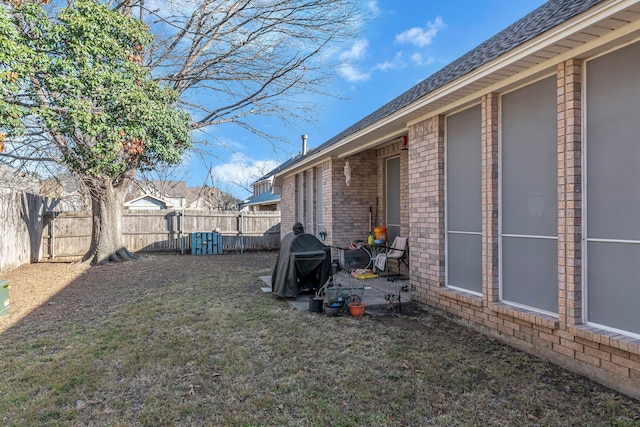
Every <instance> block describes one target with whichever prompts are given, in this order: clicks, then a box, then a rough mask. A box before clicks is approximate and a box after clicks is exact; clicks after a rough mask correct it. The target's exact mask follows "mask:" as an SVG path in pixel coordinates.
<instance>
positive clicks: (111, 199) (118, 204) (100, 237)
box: [82, 171, 138, 265]
mask: <svg viewBox="0 0 640 427" xmlns="http://www.w3.org/2000/svg"><path fill="white" fill-rule="evenodd" d="M133 173H134V172H133V171H132V172H131V173H130V174H127V176H124V177H122V178H121V179H119V180H116V181H114V180H111V179H96V178H94V179H91V180H90V181H87V182H86V184H87V187H88V188H89V192H90V194H91V210H92V213H93V215H92V220H93V225H92V231H91V247H90V248H89V251H88V252H87V253H86V254H85V255H84V257H83V258H82V262H86V263H90V264H91V265H98V264H104V263H106V262H109V261H115V262H122V261H129V260H132V259H135V258H138V256H137V255H135V254H133V253H131V252H129V251H128V250H127V248H126V247H125V245H124V238H123V236H122V220H123V219H122V212H123V209H124V198H125V195H126V193H127V188H128V186H129V183H130V182H131V180H132V176H133Z"/></svg>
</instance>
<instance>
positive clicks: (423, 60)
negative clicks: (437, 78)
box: [411, 52, 435, 66]
mask: <svg viewBox="0 0 640 427" xmlns="http://www.w3.org/2000/svg"><path fill="white" fill-rule="evenodd" d="M411 62H413V63H414V64H415V65H417V66H423V65H431V64H433V63H434V62H435V58H434V57H433V56H424V55H422V54H421V53H418V52H416V53H414V54H413V55H411Z"/></svg>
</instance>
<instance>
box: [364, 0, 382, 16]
mask: <svg viewBox="0 0 640 427" xmlns="http://www.w3.org/2000/svg"><path fill="white" fill-rule="evenodd" d="M367 8H368V9H369V10H370V11H371V13H373V15H374V16H377V15H378V14H379V13H380V6H378V0H369V1H368V2H367Z"/></svg>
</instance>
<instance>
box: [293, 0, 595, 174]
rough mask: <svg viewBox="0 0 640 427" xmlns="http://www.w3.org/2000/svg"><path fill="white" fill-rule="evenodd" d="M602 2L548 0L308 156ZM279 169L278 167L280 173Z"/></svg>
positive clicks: (591, 0)
mask: <svg viewBox="0 0 640 427" xmlns="http://www.w3.org/2000/svg"><path fill="white" fill-rule="evenodd" d="M603 1H604V0H551V1H549V2H547V3H545V4H543V5H542V6H540V7H539V8H537V9H536V10H534V11H533V12H531V13H529V14H528V15H526V16H525V17H524V18H522V19H520V20H518V21H517V22H515V23H514V24H512V25H510V26H509V27H507V28H505V29H504V30H502V31H501V32H499V33H498V34H496V35H495V36H493V37H491V38H490V39H489V40H487V41H485V42H484V43H482V44H480V45H479V46H477V47H476V48H474V49H472V50H471V51H469V52H467V53H466V54H464V55H462V56H461V57H460V58H458V59H456V60H455V61H453V62H452V63H450V64H449V65H447V66H445V67H444V68H442V69H441V70H440V71H437V72H436V73H435V74H433V75H431V76H430V77H428V78H426V79H425V80H423V81H422V82H420V83H418V84H417V85H415V86H413V87H412V88H411V89H409V90H407V91H406V92H404V93H403V94H402V95H400V96H398V97H397V98H395V99H393V100H391V101H390V102H388V103H387V104H385V105H383V106H382V107H381V108H379V109H377V110H376V111H374V112H373V113H371V114H369V115H368V116H366V117H364V118H363V119H362V120H360V121H358V122H356V123H355V124H353V125H351V126H350V127H348V128H347V129H345V130H343V131H342V132H340V133H339V134H337V135H336V136H334V137H333V138H331V139H329V140H328V141H326V142H324V143H323V144H321V145H319V146H317V147H315V148H314V149H312V150H310V151H309V153H308V154H315V153H318V152H320V151H322V150H325V149H326V148H328V147H330V146H332V145H333V144H336V143H338V142H339V141H341V140H342V139H344V138H346V137H348V136H350V135H352V134H354V133H356V132H358V131H360V130H362V129H364V128H366V127H367V126H370V125H372V124H373V123H375V122H377V121H379V120H381V119H383V118H385V117H387V116H389V115H391V114H393V113H395V112H396V111H398V110H400V109H401V108H404V107H406V106H407V105H409V104H411V103H412V102H414V101H417V100H418V99H420V98H422V97H423V96H425V95H427V94H429V93H431V92H433V91H434V90H437V89H439V88H441V87H443V86H445V85H447V84H449V83H451V82H453V81H454V80H456V79H458V78H460V77H462V76H464V75H466V74H468V73H470V72H472V71H473V70H475V69H477V68H479V67H481V66H482V65H484V64H487V63H489V62H491V61H493V60H494V59H496V58H498V57H499V56H501V55H503V54H505V53H507V52H509V51H511V50H512V49H514V48H516V47H518V46H520V45H522V44H523V43H526V42H527V41H529V40H531V39H534V38H536V37H538V36H539V35H541V34H542V33H544V32H545V31H547V30H550V29H551V28H553V27H555V26H557V25H560V24H562V23H564V22H566V21H568V20H569V19H571V18H573V17H574V16H576V15H579V14H581V13H583V12H585V11H587V10H588V9H590V8H592V7H593V6H595V5H597V4H599V3H602V2H603ZM301 159H302V157H298V158H296V159H295V160H296V162H287V163H288V164H287V166H291V165H292V164H294V163H297V161H300V160H301ZM282 169H283V168H282V167H281V168H280V170H282Z"/></svg>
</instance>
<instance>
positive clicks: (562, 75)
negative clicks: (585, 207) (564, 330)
mask: <svg viewBox="0 0 640 427" xmlns="http://www.w3.org/2000/svg"><path fill="white" fill-rule="evenodd" d="M582 68H583V65H582V61H581V60H577V59H571V60H568V61H566V62H564V63H562V64H559V65H558V74H557V81H558V305H559V307H558V309H559V321H560V325H561V327H564V326H566V325H576V324H580V323H582V151H581V150H582Z"/></svg>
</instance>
